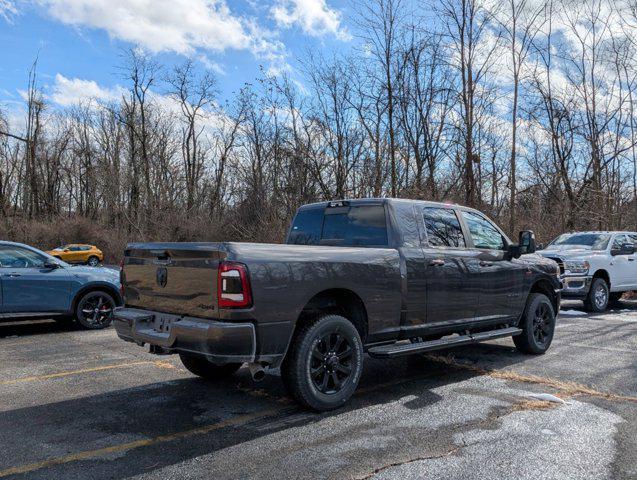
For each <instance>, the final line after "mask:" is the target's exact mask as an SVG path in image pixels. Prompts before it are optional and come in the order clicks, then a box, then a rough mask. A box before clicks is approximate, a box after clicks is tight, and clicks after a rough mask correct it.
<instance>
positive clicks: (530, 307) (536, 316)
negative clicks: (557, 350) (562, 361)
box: [513, 293, 555, 354]
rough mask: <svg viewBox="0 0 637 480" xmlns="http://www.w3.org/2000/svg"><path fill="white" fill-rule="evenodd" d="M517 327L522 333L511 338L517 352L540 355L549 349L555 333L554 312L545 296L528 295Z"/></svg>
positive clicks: (539, 294)
mask: <svg viewBox="0 0 637 480" xmlns="http://www.w3.org/2000/svg"><path fill="white" fill-rule="evenodd" d="M519 327H520V328H521V329H522V333H520V334H519V335H516V336H514V337H513V343H515V346H516V348H517V349H518V350H520V351H521V352H524V353H533V354H540V353H544V352H546V351H547V350H548V349H549V347H550V346H551V342H552V341H553V333H554V332H555V311H554V310H553V305H552V304H551V301H550V300H549V298H548V297H547V296H546V295H544V294H542V293H531V294H530V295H529V298H528V300H527V303H526V308H525V309H524V313H523V314H522V319H521V320H520V324H519Z"/></svg>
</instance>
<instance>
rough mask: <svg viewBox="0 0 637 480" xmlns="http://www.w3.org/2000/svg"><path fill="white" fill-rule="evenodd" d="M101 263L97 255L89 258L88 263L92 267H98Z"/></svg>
mask: <svg viewBox="0 0 637 480" xmlns="http://www.w3.org/2000/svg"><path fill="white" fill-rule="evenodd" d="M99 264H100V261H99V259H98V258H97V257H91V258H89V259H88V265H89V266H91V267H97V266H98V265H99Z"/></svg>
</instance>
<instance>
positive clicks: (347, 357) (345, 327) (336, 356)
mask: <svg viewBox="0 0 637 480" xmlns="http://www.w3.org/2000/svg"><path fill="white" fill-rule="evenodd" d="M362 371H363V342H362V341H361V338H360V335H359V334H358V331H357V330H356V328H355V327H354V325H352V323H351V322H350V321H349V320H347V319H346V318H344V317H341V316H340V315H326V316H324V317H321V318H319V319H318V320H317V321H315V322H313V323H310V324H307V325H302V326H301V327H300V330H299V331H298V332H297V333H296V334H295V336H294V338H293V340H292V345H291V346H290V350H289V352H288V354H287V356H286V358H285V361H284V362H283V365H282V366H281V376H282V378H283V382H284V383H285V385H286V387H287V388H288V390H289V391H290V393H291V394H292V396H293V397H294V398H295V399H296V400H297V401H298V402H299V403H301V404H303V405H305V406H307V407H309V408H312V409H314V410H319V411H325V410H332V409H335V408H338V407H340V406H342V405H344V404H345V403H346V402H347V401H348V400H349V398H350V397H351V396H352V394H353V393H354V390H356V387H357V386H358V381H359V380H360V377H361V373H362Z"/></svg>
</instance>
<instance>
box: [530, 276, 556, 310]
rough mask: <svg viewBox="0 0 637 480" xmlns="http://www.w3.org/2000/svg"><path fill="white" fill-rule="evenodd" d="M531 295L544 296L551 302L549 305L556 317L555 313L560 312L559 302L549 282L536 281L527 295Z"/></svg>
mask: <svg viewBox="0 0 637 480" xmlns="http://www.w3.org/2000/svg"><path fill="white" fill-rule="evenodd" d="M531 293H541V294H543V295H546V296H547V297H548V298H549V300H550V301H551V305H553V310H554V311H555V314H556V315H557V313H558V312H559V310H560V302H559V297H558V295H557V293H556V292H555V289H554V288H553V286H552V285H551V282H549V281H548V280H547V279H545V278H541V279H539V280H536V281H535V283H534V284H533V285H531V290H530V291H529V295H530V294H531Z"/></svg>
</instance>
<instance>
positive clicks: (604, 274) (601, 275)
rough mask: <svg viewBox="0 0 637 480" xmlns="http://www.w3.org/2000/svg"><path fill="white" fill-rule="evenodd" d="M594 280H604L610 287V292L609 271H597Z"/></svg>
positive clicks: (601, 269)
mask: <svg viewBox="0 0 637 480" xmlns="http://www.w3.org/2000/svg"><path fill="white" fill-rule="evenodd" d="M593 278H601V279H603V280H604V281H605V282H606V285H608V289H609V290H610V287H611V282H610V275H609V274H608V271H607V270H605V269H603V268H600V269H598V270H596V271H595V273H594V274H593Z"/></svg>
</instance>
